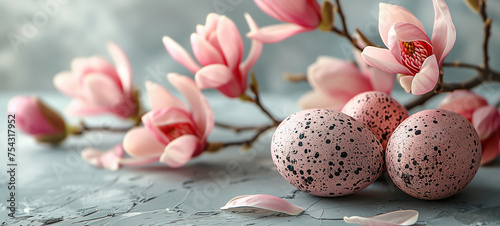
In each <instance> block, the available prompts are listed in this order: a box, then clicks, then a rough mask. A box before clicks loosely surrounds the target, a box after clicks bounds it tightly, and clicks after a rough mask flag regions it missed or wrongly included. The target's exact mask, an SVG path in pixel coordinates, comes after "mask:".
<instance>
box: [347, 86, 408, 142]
mask: <svg viewBox="0 0 500 226" xmlns="http://www.w3.org/2000/svg"><path fill="white" fill-rule="evenodd" d="M342 113H344V114H346V115H349V116H351V117H353V118H354V119H356V120H357V121H359V122H362V123H364V124H365V125H366V126H368V128H370V130H371V131H372V132H373V133H374V134H375V136H376V137H377V138H378V139H379V141H380V143H382V147H383V148H384V150H385V148H386V147H387V141H388V140H389V137H390V136H391V134H392V132H393V131H394V130H395V129H396V127H398V125H399V124H400V123H401V122H402V121H403V120H405V119H406V118H408V111H406V109H405V108H404V107H403V106H402V105H401V104H400V103H399V102H398V101H396V100H395V99H394V98H392V97H391V96H390V95H388V94H386V93H382V92H377V91H370V92H364V93H360V94H358V95H356V96H355V97H353V98H352V99H351V100H349V101H348V102H347V103H346V104H345V105H344V108H342Z"/></svg>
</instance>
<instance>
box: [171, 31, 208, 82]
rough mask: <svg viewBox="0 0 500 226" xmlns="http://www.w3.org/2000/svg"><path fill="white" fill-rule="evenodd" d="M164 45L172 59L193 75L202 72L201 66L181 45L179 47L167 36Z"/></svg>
mask: <svg viewBox="0 0 500 226" xmlns="http://www.w3.org/2000/svg"><path fill="white" fill-rule="evenodd" d="M163 44H164V45H165V48H166V49H167V51H168V53H170V55H171V56H172V58H174V60H176V61H177V62H179V63H180V64H182V65H183V66H184V67H186V68H187V69H188V70H189V71H191V72H192V73H193V74H194V73H196V71H198V70H200V66H199V65H198V64H197V63H196V62H195V61H194V60H193V58H192V57H191V56H190V55H189V53H188V52H187V51H186V50H185V49H184V48H182V46H181V45H179V43H177V42H176V41H174V40H173V39H171V38H170V37H168V36H165V37H163Z"/></svg>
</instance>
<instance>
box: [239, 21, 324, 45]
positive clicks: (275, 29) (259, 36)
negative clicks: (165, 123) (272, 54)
mask: <svg viewBox="0 0 500 226" xmlns="http://www.w3.org/2000/svg"><path fill="white" fill-rule="evenodd" d="M314 29H315V28H307V27H302V26H299V25H296V24H276V25H271V26H266V27H263V28H260V29H257V30H253V31H252V30H251V31H250V32H249V33H248V34H247V37H248V38H251V39H254V40H257V41H259V42H262V43H275V42H281V41H283V40H285V39H287V38H290V37H292V36H294V35H296V34H300V33H303V32H309V31H312V30H314Z"/></svg>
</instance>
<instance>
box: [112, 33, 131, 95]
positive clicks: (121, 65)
mask: <svg viewBox="0 0 500 226" xmlns="http://www.w3.org/2000/svg"><path fill="white" fill-rule="evenodd" d="M108 51H109V53H110V54H111V57H112V58H113V61H115V66H116V72H118V76H119V78H120V81H121V84H122V88H123V91H124V93H126V94H127V95H130V94H131V93H132V68H131V66H130V62H129V60H128V57H127V55H126V54H125V52H124V51H123V50H122V49H121V48H120V47H119V46H118V45H116V44H115V43H113V42H110V43H108Z"/></svg>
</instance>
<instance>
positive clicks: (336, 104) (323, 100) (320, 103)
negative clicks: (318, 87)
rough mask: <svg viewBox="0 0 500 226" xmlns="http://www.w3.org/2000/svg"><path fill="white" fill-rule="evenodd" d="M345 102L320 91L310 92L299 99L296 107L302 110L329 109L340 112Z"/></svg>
mask: <svg viewBox="0 0 500 226" xmlns="http://www.w3.org/2000/svg"><path fill="white" fill-rule="evenodd" d="M347 101H348V100H346V99H338V98H335V97H332V96H329V95H327V94H324V93H323V92H321V91H311V92H308V93H306V94H304V95H303V96H302V97H300V99H299V102H298V105H299V107H300V108H302V109H312V108H329V109H333V110H336V111H340V110H342V107H344V105H345V104H346V103H347Z"/></svg>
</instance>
